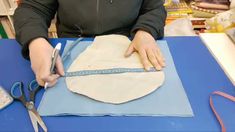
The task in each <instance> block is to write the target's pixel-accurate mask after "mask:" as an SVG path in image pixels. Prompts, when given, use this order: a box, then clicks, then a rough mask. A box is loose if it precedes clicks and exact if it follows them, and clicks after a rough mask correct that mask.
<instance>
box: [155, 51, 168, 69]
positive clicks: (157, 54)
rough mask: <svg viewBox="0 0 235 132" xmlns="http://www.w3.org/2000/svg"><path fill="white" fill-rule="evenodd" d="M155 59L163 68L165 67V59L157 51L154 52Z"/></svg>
mask: <svg viewBox="0 0 235 132" xmlns="http://www.w3.org/2000/svg"><path fill="white" fill-rule="evenodd" d="M153 52H154V55H155V57H156V58H157V61H158V63H159V64H160V65H161V66H162V67H165V66H166V63H165V61H164V59H163V58H162V57H161V56H160V54H159V53H158V52H157V50H153Z"/></svg>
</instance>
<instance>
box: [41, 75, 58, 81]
mask: <svg viewBox="0 0 235 132" xmlns="http://www.w3.org/2000/svg"><path fill="white" fill-rule="evenodd" d="M59 77H60V75H58V74H52V75H48V76H40V79H41V80H43V81H44V82H48V83H51V82H54V81H55V80H57V79H58V78H59Z"/></svg>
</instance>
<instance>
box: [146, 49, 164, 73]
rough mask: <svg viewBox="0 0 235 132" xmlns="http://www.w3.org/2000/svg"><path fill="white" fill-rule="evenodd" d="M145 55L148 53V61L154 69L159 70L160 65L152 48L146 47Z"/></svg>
mask: <svg viewBox="0 0 235 132" xmlns="http://www.w3.org/2000/svg"><path fill="white" fill-rule="evenodd" d="M147 55H148V59H149V60H150V62H151V63H152V65H153V66H154V67H155V68H156V70H161V69H162V67H161V65H160V64H159V63H158V60H157V58H156V56H155V54H154V52H153V50H152V49H148V50H147Z"/></svg>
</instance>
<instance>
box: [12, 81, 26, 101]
mask: <svg viewBox="0 0 235 132" xmlns="http://www.w3.org/2000/svg"><path fill="white" fill-rule="evenodd" d="M23 87H24V84H23V82H15V83H14V84H13V85H12V87H11V96H12V97H13V98H14V99H16V100H19V101H21V102H22V103H23V104H24V105H26V97H25V93H24V90H23Z"/></svg>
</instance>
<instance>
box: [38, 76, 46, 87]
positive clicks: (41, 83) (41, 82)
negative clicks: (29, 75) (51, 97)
mask: <svg viewBox="0 0 235 132" xmlns="http://www.w3.org/2000/svg"><path fill="white" fill-rule="evenodd" d="M36 81H37V83H38V84H39V85H40V86H43V87H44V84H45V82H44V81H43V80H42V79H40V78H39V77H37V76H36Z"/></svg>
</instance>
